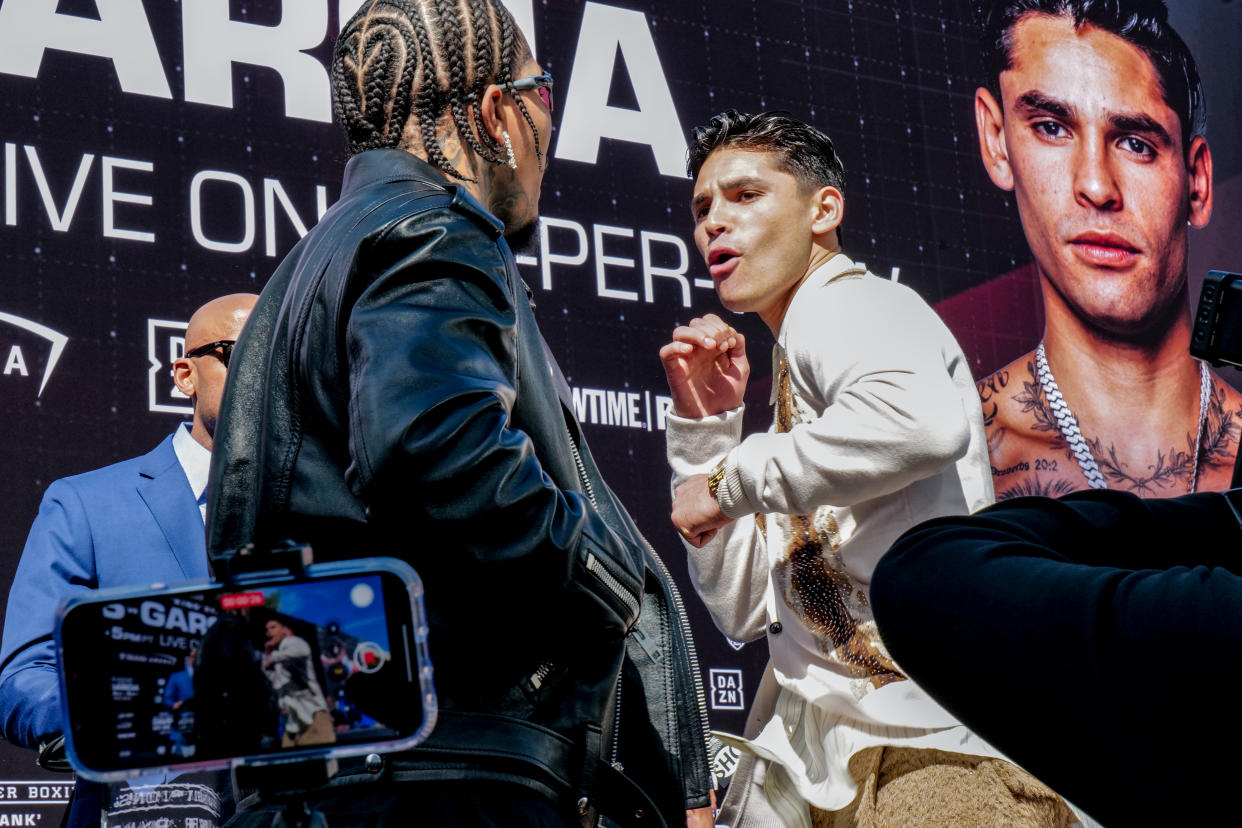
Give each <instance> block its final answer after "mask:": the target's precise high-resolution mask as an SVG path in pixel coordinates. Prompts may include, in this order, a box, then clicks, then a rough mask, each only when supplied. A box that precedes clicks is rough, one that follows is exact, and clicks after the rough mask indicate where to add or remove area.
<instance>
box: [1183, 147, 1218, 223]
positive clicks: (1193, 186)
mask: <svg viewBox="0 0 1242 828" xmlns="http://www.w3.org/2000/svg"><path fill="white" fill-rule="evenodd" d="M1186 172H1187V179H1188V185H1189V188H1190V211H1189V214H1188V216H1187V220H1188V221H1189V222H1190V225H1191V226H1192V227H1205V226H1206V225H1207V223H1208V220H1209V219H1211V218H1212V150H1211V149H1209V148H1208V143H1207V139H1206V138H1204V137H1203V136H1202V135H1196V136H1195V137H1194V138H1192V139H1191V140H1190V151H1189V152H1187V153H1186Z"/></svg>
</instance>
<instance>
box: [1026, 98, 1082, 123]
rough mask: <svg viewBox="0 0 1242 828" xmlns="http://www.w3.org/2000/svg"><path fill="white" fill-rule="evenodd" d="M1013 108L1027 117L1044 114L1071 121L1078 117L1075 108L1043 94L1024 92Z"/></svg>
mask: <svg viewBox="0 0 1242 828" xmlns="http://www.w3.org/2000/svg"><path fill="white" fill-rule="evenodd" d="M1013 106H1014V109H1016V110H1018V111H1019V112H1022V113H1024V114H1027V115H1038V114H1039V113H1041V112H1043V113H1047V114H1048V115H1052V116H1055V117H1057V118H1064V119H1066V120H1070V121H1072V120H1075V119H1076V115H1077V111H1076V110H1075V109H1074V107H1073V106H1071V105H1070V104H1067V103H1065V102H1064V101H1060V100H1057V99H1056V98H1052V97H1049V96H1048V95H1045V94H1044V93H1043V92H1033V91H1032V92H1024V93H1023V94H1021V95H1019V96H1018V99H1017V100H1016V101H1014V104H1013Z"/></svg>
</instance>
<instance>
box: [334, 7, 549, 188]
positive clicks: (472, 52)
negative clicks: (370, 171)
mask: <svg viewBox="0 0 1242 828" xmlns="http://www.w3.org/2000/svg"><path fill="white" fill-rule="evenodd" d="M530 57H531V53H530V46H528V45H527V43H526V38H524V37H523V36H522V33H521V31H520V30H519V29H518V27H517V24H516V23H514V21H513V16H512V15H511V14H510V13H509V10H508V9H506V8H505V7H504V6H503V5H502V4H501V3H500V0H371V2H368V3H366V4H365V5H364V6H363V7H362V8H361V9H359V10H358V13H357V14H355V15H354V16H353V17H352V18H350V20H349V22H348V23H346V24H345V26H344V28H342V30H341V34H340V36H339V37H338V38H337V41H336V49H335V50H334V51H333V54H332V103H333V107H334V108H335V110H336V115H337V118H338V119H339V120H340V122H341V124H342V126H344V128H345V134H346V137H347V138H348V141H349V152H350V154H351V155H354V154H357V153H359V152H362V151H364V150H369V149H380V148H394V149H410V148H412V147H416V146H420V145H421V147H422V149H423V151H424V152H425V153H426V154H427V158H428V160H430V161H431V163H432V164H434V165H435V166H436V167H437V168H438V169H440V170H442V171H443V172H444V173H445V174H446V175H450V176H453V177H454V178H464V176H463V175H461V174H460V173H459V172H457V170H455V169H454V168H453V165H452V164H451V163H449V161H448V159H446V158H445V157H444V151H443V150H442V149H441V147H440V143H439V141H438V140H437V138H436V128H437V127H438V126H439V124H440V122H441V118H442V117H443V115H444V113H445V111H446V110H447V111H448V112H449V113H450V114H451V116H452V122H453V125H454V126H455V127H456V128H457V132H458V134H459V135H460V136H461V140H462V142H463V143H465V144H466V145H468V146H469V147H470V149H472V150H473V151H474V152H475V154H477V155H478V156H479V157H480V158H482V159H483V160H485V161H487V162H489V163H492V164H503V163H505V160H506V156H505V152H504V150H503V149H502V148H501V147H500V145H499V144H497V143H496V141H495V140H493V139H492V137H491V136H490V135H488V134H487V131H486V130H485V129H484V128H483V118H482V115H481V114H480V112H479V106H478V102H479V100H480V99H481V98H482V95H483V90H484V89H485V88H486V87H487V85H488V84H492V83H495V84H498V85H500V86H502V87H503V86H505V85H506V84H507V83H509V82H511V81H512V80H513V73H514V72H515V71H517V70H518V69H519V68H520V67H521V66H522V64H523V63H525V62H526V61H527V60H529V59H530ZM513 98H514V100H515V101H516V102H517V105H518V107H519V108H520V109H521V111H522V115H523V116H524V117H525V118H526V123H527V124H528V125H529V126H530V128H531V133H532V134H533V135H534V138H535V153H536V155H537V156H538V157H539V158H540V160H541V161H542V158H543V153H542V151H541V150H540V147H539V130H538V129H536V128H535V122H534V121H532V120H531V117H530V112H528V111H527V109H526V104H525V102H523V100H522V98H521V96H520V95H514V96H513ZM407 129H410V130H411V131H413V130H416V131H417V136H418V138H417V141H415V140H413V139H412V137H411V136H408V135H407Z"/></svg>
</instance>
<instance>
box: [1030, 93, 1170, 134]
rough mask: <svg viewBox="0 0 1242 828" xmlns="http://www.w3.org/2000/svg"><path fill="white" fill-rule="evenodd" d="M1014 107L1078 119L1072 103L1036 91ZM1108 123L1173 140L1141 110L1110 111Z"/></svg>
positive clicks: (1118, 128)
mask: <svg viewBox="0 0 1242 828" xmlns="http://www.w3.org/2000/svg"><path fill="white" fill-rule="evenodd" d="M1014 109H1016V110H1018V111H1019V112H1021V113H1023V114H1025V115H1028V116H1029V115H1038V114H1040V113H1044V114H1047V115H1051V116H1053V117H1055V118H1062V119H1064V120H1066V121H1076V120H1077V119H1078V111H1077V110H1076V109H1075V108H1074V107H1073V105H1071V104H1068V103H1066V102H1065V101H1061V100H1058V99H1057V98H1053V97H1050V96H1048V95H1045V94H1044V93H1042V92H1037V91H1031V92H1027V93H1025V94H1023V95H1020V96H1019V97H1018V100H1017V101H1015V102H1014ZM1108 125H1109V126H1110V127H1112V128H1113V129H1114V130H1116V131H1118V132H1135V133H1138V134H1140V135H1146V136H1149V137H1151V138H1154V139H1156V140H1157V141H1159V142H1161V143H1164V144H1171V143H1172V141H1173V138H1172V136H1170V135H1169V131H1168V130H1167V129H1165V128H1164V127H1163V126H1161V125H1160V122H1159V121H1157V120H1156V119H1155V118H1153V117H1151V116H1150V115H1147V114H1145V113H1142V112H1117V113H1110V114H1109V116H1108Z"/></svg>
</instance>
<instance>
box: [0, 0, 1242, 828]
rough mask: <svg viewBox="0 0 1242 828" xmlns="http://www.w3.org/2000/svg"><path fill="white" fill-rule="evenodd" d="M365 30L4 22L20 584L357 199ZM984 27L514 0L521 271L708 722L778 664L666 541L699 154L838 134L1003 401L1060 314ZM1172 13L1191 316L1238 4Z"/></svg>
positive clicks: (12, 546)
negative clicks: (1186, 180)
mask: <svg viewBox="0 0 1242 828" xmlns="http://www.w3.org/2000/svg"><path fill="white" fill-rule="evenodd" d="M358 5H359V0H283V2H282V0H59V2H54V0H0V468H3V470H4V474H3V477H2V478H0V499H2V502H3V503H4V510H5V519H4V520H3V521H2V522H0V584H4V585H7V584H8V583H9V582H10V581H11V579H12V575H13V571H14V569H15V567H16V565H17V562H18V560H19V557H20V555H21V551H22V547H23V543H24V540H25V537H26V533H27V531H28V529H29V526H30V522H31V521H32V520H33V518H34V516H35V513H36V511H37V508H38V503H39V498H40V496H41V495H42V492H43V490H44V489H45V488H46V487H47V486H48V484H49V483H50V482H51V481H52V480H54V479H56V478H58V477H62V476H65V475H69V474H74V473H77V472H81V471H85V470H88V469H91V468H95V467H98V466H102V465H105V464H108V463H111V462H115V461H117V460H120V459H123V458H127V457H132V456H135V455H138V454H141V453H144V452H146V451H147V450H149V449H150V448H151V447H152V446H153V445H155V444H156V443H157V442H158V441H159V440H160V439H161V438H162V437H164V436H165V435H166V434H168V433H169V432H170V431H171V430H172V428H173V427H174V426H175V425H176V423H177V422H179V420H180V418H183V417H185V416H186V415H187V414H188V411H189V406H188V401H187V400H186V399H185V398H184V397H182V396H181V395H180V394H179V393H178V391H177V390H176V389H175V388H174V387H173V384H172V382H171V378H170V376H169V368H170V366H171V362H172V360H174V359H175V358H177V357H178V356H179V355H180V353H181V352H182V349H183V346H184V341H183V337H184V329H185V320H186V319H187V318H188V316H189V314H190V313H191V312H192V311H193V310H194V309H195V308H196V307H197V306H198V305H200V304H202V303H203V302H205V301H206V300H208V299H210V298H213V297H215V296H219V295H222V294H225V293H231V292H236V291H258V290H259V289H261V287H262V286H263V284H264V283H265V281H266V279H267V278H268V276H269V274H270V273H271V272H272V270H273V269H274V268H275V266H276V265H277V263H278V262H279V261H280V258H281V256H282V255H283V254H284V253H285V252H286V251H288V250H289V248H290V247H291V246H292V245H293V244H294V243H295V242H296V240H297V239H298V238H299V237H300V236H301V235H302V234H304V233H305V232H306V231H307V228H309V227H311V226H313V225H314V223H315V222H316V220H317V219H318V217H319V216H320V215H322V214H323V212H324V211H325V210H326V209H327V207H328V206H329V205H330V204H331V203H332V202H333V201H334V200H335V199H336V197H337V196H338V193H339V186H340V174H341V171H342V168H343V164H344V160H345V158H344V152H343V144H344V142H343V138H342V136H341V134H340V132H339V129H338V128H337V127H336V126H335V125H334V124H332V123H331V112H330V93H329V78H328V72H327V68H326V67H327V61H328V56H329V55H330V52H331V45H332V42H333V39H334V37H335V34H336V32H337V31H338V28H339V25H340V22H341V21H342V20H343V19H345V18H347V17H348V16H349V15H350V14H351V13H352V12H353V10H354V9H355V8H356V7H357V6H358ZM972 5H973V4H972V3H970V2H967V0H941V2H938V3H925V2H915V0H852V2H847V0H712V2H710V3H703V2H691V0H659V1H658V2H657V0H607V2H579V1H578V0H541V2H535V0H510V2H509V7H510V8H511V9H512V10H513V12H514V14H515V16H516V18H517V19H518V21H519V23H520V24H521V26H522V28H523V29H524V31H526V32H527V34H528V36H529V38H530V40H531V42H532V44H533V45H534V47H535V51H536V54H537V58H538V60H539V62H540V63H541V64H542V65H543V66H544V67H545V68H546V69H547V70H548V71H549V72H551V73H552V74H553V75H554V76H555V78H556V103H557V110H556V112H555V114H554V116H553V118H554V125H555V132H554V134H553V136H552V138H551V147H550V160H551V166H550V169H549V172H548V173H547V176H546V178H545V179H544V185H543V199H542V205H541V206H542V210H541V212H542V215H543V220H542V223H541V226H540V231H539V233H538V238H537V242H538V243H537V246H536V247H535V248H534V249H532V250H530V251H527V252H526V253H525V254H523V255H522V256H521V257H520V258H519V264H520V266H521V269H522V272H523V276H524V277H525V279H526V281H527V283H528V284H529V285H530V286H531V288H532V289H533V291H534V298H535V301H536V305H537V307H536V314H537V316H538V318H539V322H540V326H541V328H542V330H543V332H544V334H545V336H546V337H547V339H548V340H549V343H550V345H551V348H552V350H553V352H554V353H555V354H556V355H557V357H558V359H559V361H560V363H561V366H562V368H563V370H564V373H565V375H566V377H567V378H568V380H569V382H570V385H571V386H572V389H573V401H574V406H575V408H576V410H577V411H576V413H577V415H578V417H579V418H580V419H581V420H582V421H583V422H584V423H585V424H586V429H587V435H588V437H589V439H590V441H591V445H592V449H593V451H594V452H595V454H596V456H597V459H598V460H599V462H600V465H601V466H602V467H603V469H604V472H605V474H606V476H607V478H608V480H609V482H610V484H611V485H612V486H613V487H614V488H615V489H616V490H617V492H618V493H619V494H620V496H621V498H622V500H623V501H624V502H625V503H626V504H627V506H628V507H629V509H630V510H631V511H632V512H633V514H634V516H635V518H636V519H637V520H638V522H639V524H640V525H641V527H642V528H643V530H644V532H645V533H646V534H647V536H648V537H649V538H650V539H651V541H652V543H653V544H654V545H655V546H656V548H657V549H658V550H659V551H660V552H661V554H662V555H663V557H664V558H665V560H666V561H667V562H668V565H669V567H670V569H672V571H673V573H674V575H675V577H676V578H677V579H678V581H679V582H680V584H681V589H682V591H683V592H684V593H686V598H687V605H688V607H689V608H690V611H691V613H692V616H693V618H692V621H693V623H694V628H695V633H696V637H697V642H698V649H699V660H700V663H701V669H702V680H703V682H704V684H705V686H706V689H707V692H708V694H709V704H710V715H711V719H712V724H713V726H714V727H717V728H720V729H724V730H729V731H733V732H740V731H741V729H742V727H743V723H744V719H745V710H746V708H747V707H748V705H749V703H750V701H751V699H752V697H753V693H754V690H755V689H756V687H757V684H758V681H759V677H760V675H761V673H762V669H763V665H764V663H765V661H766V649H765V645H764V643H763V642H761V641H760V642H753V643H748V644H743V643H742V642H736V641H730V640H728V639H727V638H726V637H724V636H723V635H721V634H720V633H719V632H718V631H717V630H716V628H715V627H714V625H713V624H712V622H711V620H710V618H709V617H708V616H707V614H706V611H705V610H704V609H703V607H702V604H701V603H700V602H699V601H698V599H697V598H696V597H695V596H694V595H693V589H692V587H691V585H690V583H689V581H688V578H687V577H686V563H685V553H684V551H683V549H682V547H681V544H680V541H679V540H678V538H677V536H676V534H675V532H673V531H672V529H671V527H670V525H669V523H668V517H667V516H668V510H669V491H668V486H667V484H666V481H667V479H668V473H667V468H666V465H665V460H664V435H663V433H662V432H663V429H664V420H665V415H666V413H667V411H668V408H669V405H670V401H669V398H668V396H667V388H666V387H665V385H664V378H663V372H662V369H661V367H660V364H659V360H658V358H657V356H656V353H657V351H658V349H659V347H660V346H661V345H662V344H663V343H664V342H666V341H667V339H668V337H669V335H670V333H671V331H672V330H673V328H674V327H675V326H676V325H677V324H679V323H684V322H686V321H688V320H689V319H691V318H692V317H694V316H697V315H701V314H703V313H706V312H717V313H723V312H724V311H722V310H721V308H720V306H719V304H718V302H717V300H716V298H715V294H714V292H713V286H712V281H711V279H710V278H709V276H708V274H707V272H706V269H705V268H704V266H703V263H702V262H701V260H700V259H699V258H698V255H697V253H696V251H695V249H694V244H693V239H692V223H691V218H690V212H689V207H688V200H689V196H690V184H689V182H688V181H687V179H686V175H685V155H686V135H687V132H688V130H689V128H690V127H692V126H694V125H696V124H701V123H704V122H705V121H706V120H707V119H708V118H710V117H711V116H712V115H713V114H715V113H716V112H718V111H720V110H723V109H725V108H730V107H736V108H739V109H743V110H750V111H757V110H762V109H784V110H789V111H790V112H792V113H793V114H794V115H795V116H797V117H800V118H803V119H805V120H808V121H810V122H813V123H815V124H816V125H818V126H820V127H822V128H823V129H825V130H826V131H827V132H828V133H829V134H830V135H831V136H832V137H833V139H834V140H835V142H836V144H837V149H838V152H839V154H840V155H841V157H842V159H843V160H844V162H845V166H846V174H847V188H846V193H845V198H846V219H845V224H844V228H845V233H844V240H845V248H846V251H847V252H848V253H849V254H851V255H852V256H853V257H854V258H855V259H856V260H859V261H862V262H864V263H865V264H866V265H867V267H868V268H869V269H870V270H871V271H872V272H874V273H877V274H879V275H882V276H885V277H889V278H892V279H895V280H899V281H901V282H903V283H906V284H908V285H910V286H911V287H913V288H914V289H915V290H916V291H917V292H918V293H919V294H921V295H922V296H923V297H924V298H925V299H927V301H929V302H930V303H932V304H933V305H934V306H936V307H937V309H938V310H939V311H940V312H941V315H942V316H943V317H944V318H945V320H946V321H947V322H948V323H949V325H950V327H951V328H952V329H953V331H954V333H955V334H956V335H957V336H958V338H959V340H960V341H961V343H962V345H963V347H964V349H965V350H966V353H967V355H968V357H969V359H970V361H971V367H972V370H973V371H974V372H975V375H976V377H978V378H982V377H985V376H987V375H989V374H991V373H992V372H993V371H996V370H997V369H999V368H1002V367H1003V366H1006V365H1007V364H1009V363H1010V362H1012V361H1013V360H1016V359H1018V358H1019V357H1021V356H1022V355H1024V354H1027V353H1028V352H1030V351H1031V350H1032V349H1033V348H1034V347H1035V345H1036V343H1037V342H1038V341H1039V339H1040V336H1041V333H1042V330H1043V324H1044V314H1043V308H1042V299H1041V288H1040V280H1039V279H1040V277H1039V275H1038V272H1037V270H1036V268H1035V267H1034V265H1033V263H1032V262H1033V260H1032V254H1031V252H1030V251H1031V248H1030V247H1029V246H1028V242H1027V239H1026V238H1025V237H1024V234H1023V229H1022V225H1021V223H1020V222H1019V218H1018V213H1017V204H1016V203H1015V197H1014V194H1013V193H1012V192H1010V191H1007V190H1004V189H1000V188H998V187H997V186H996V185H994V183H993V181H992V180H991V179H990V177H989V175H988V172H987V171H986V170H985V167H984V164H983V162H982V160H981V157H980V145H979V140H978V137H977V131H976V108H975V100H974V99H975V90H976V88H978V87H979V86H980V85H981V84H983V83H984V81H985V78H984V69H983V66H982V64H981V61H980V58H979V54H980V52H979V46H978V38H977V35H976V33H975V30H974V28H973V25H972V22H971V6H972ZM1173 5H1174V6H1175V8H1174V9H1173V11H1172V20H1173V23H1174V25H1175V26H1176V27H1177V28H1178V29H1179V31H1180V32H1181V33H1182V35H1183V36H1184V37H1185V38H1186V40H1187V41H1188V42H1189V44H1190V47H1191V50H1192V51H1193V52H1194V53H1195V55H1196V57H1197V58H1198V60H1199V64H1200V70H1201V72H1202V74H1203V75H1204V79H1205V85H1206V88H1207V96H1208V103H1209V111H1210V119H1209V129H1208V133H1207V134H1208V138H1209V141H1210V142H1212V149H1213V158H1214V161H1215V167H1214V179H1215V216H1214V218H1213V220H1212V223H1211V224H1209V225H1208V227H1207V228H1206V229H1203V230H1200V231H1197V232H1195V233H1193V234H1192V236H1191V248H1190V274H1191V276H1190V279H1191V296H1192V297H1195V296H1197V285H1198V283H1199V281H1201V279H1202V275H1203V272H1204V271H1205V270H1206V269H1207V268H1208V267H1217V268H1224V269H1233V270H1238V269H1239V268H1242V251H1240V250H1239V249H1238V247H1237V243H1236V241H1235V240H1236V238H1237V231H1236V227H1237V222H1238V220H1239V219H1240V218H1242V150H1240V149H1239V148H1238V146H1237V141H1236V135H1237V134H1238V130H1239V127H1240V126H1242V117H1240V116H1239V112H1240V111H1242V100H1240V99H1242V85H1240V84H1238V83H1237V82H1236V77H1234V75H1235V74H1236V69H1237V58H1236V51H1235V47H1236V44H1237V43H1238V42H1242V4H1238V3H1230V2H1228V0H1194V2H1191V1H1190V0H1178V2H1176V3H1175V4H1173ZM730 321H732V322H733V323H734V324H736V325H738V326H739V328H741V329H742V330H743V331H744V332H745V333H746V334H747V337H748V339H749V342H750V352H751V360H750V361H751V365H752V366H753V369H754V375H753V376H752V379H751V384H750V390H749V392H748V402H749V405H748V412H747V423H748V428H750V429H763V428H766V426H767V423H768V421H769V417H770V413H769V410H768V408H767V404H766V403H767V399H768V390H769V388H770V385H771V378H770V376H768V375H767V373H766V372H767V369H766V366H767V364H768V360H767V358H766V352H767V349H768V348H769V347H770V345H771V335H770V334H769V333H768V331H767V329H766V328H764V327H763V326H762V325H761V324H759V323H757V320H754V319H751V318H746V317H730ZM826 324H828V323H826ZM1016 462H1017V463H1019V464H1020V463H1023V462H1028V465H1029V461H1026V460H1021V459H1019V460H1018V461H1016ZM1015 469H1018V470H1021V467H1020V466H1015ZM999 471H1002V472H1003V471H1005V469H999ZM997 480H998V489H999V488H1000V487H1001V484H1002V482H1003V478H1002V477H998V478H997ZM135 554H142V552H141V550H136V551H135ZM2 594H3V591H2V590H0V595H2ZM480 657H481V658H482V657H486V653H485V652H481V653H480ZM731 758H734V757H730V755H729V754H727V753H726V754H725V755H722V756H721V759H720V761H721V770H722V771H723V772H728V771H729V770H731V769H730V768H729V762H730V760H731ZM0 778H2V779H3V780H7V781H0V825H39V824H43V825H48V824H51V823H52V822H54V821H55V820H57V819H58V818H59V816H58V811H59V807H60V806H61V805H62V804H63V803H64V801H65V798H66V796H67V793H68V790H69V784H70V778H69V777H68V776H56V775H51V774H48V773H47V772H44V771H42V770H40V769H39V768H38V767H37V766H36V765H35V763H34V753H33V752H32V751H29V750H25V749H19V748H16V747H12V746H8V745H3V746H0Z"/></svg>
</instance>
